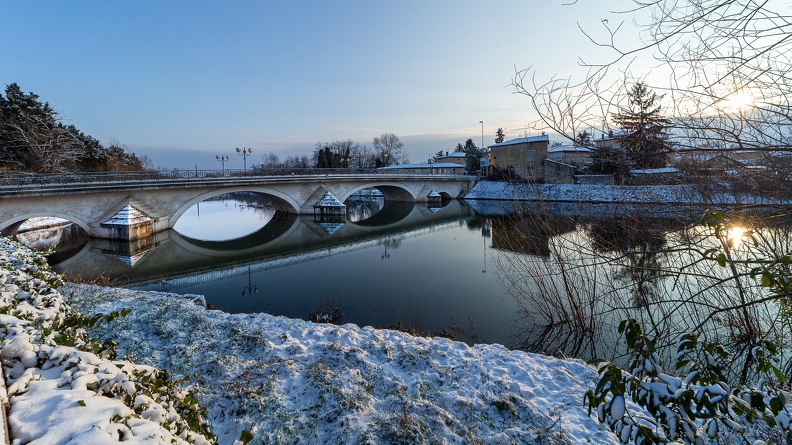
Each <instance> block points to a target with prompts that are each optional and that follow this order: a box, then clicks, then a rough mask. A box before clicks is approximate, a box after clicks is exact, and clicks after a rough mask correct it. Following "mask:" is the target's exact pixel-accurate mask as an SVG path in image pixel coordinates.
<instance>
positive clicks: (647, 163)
mask: <svg viewBox="0 0 792 445" xmlns="http://www.w3.org/2000/svg"><path fill="white" fill-rule="evenodd" d="M662 98H663V96H658V95H657V94H656V93H654V92H652V91H650V90H649V88H648V87H647V86H646V84H644V83H643V82H637V83H635V84H633V86H632V88H631V89H630V91H629V92H627V99H628V106H627V107H626V108H621V110H620V112H619V113H617V114H616V115H614V116H613V121H614V123H615V124H616V125H617V126H619V127H620V128H622V129H623V130H624V131H623V134H622V136H621V137H620V145H621V147H622V148H623V149H624V151H625V154H626V155H627V157H628V159H629V160H630V162H631V164H632V167H633V168H658V167H665V165H666V152H667V151H668V142H667V136H666V133H665V128H666V127H667V126H668V119H666V118H664V117H663V115H662V114H661V112H660V110H661V106H660V105H659V102H660V100H661V99H662Z"/></svg>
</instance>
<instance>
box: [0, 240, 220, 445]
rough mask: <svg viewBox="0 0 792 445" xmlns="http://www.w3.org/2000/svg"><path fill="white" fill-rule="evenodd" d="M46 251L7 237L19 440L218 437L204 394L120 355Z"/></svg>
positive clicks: (7, 350) (5, 274)
mask: <svg viewBox="0 0 792 445" xmlns="http://www.w3.org/2000/svg"><path fill="white" fill-rule="evenodd" d="M61 285H62V282H61V279H60V277H59V276H58V275H56V274H55V273H53V272H52V271H51V270H50V269H49V266H47V264H46V260H45V259H44V258H43V257H42V256H41V255H38V254H36V253H33V252H31V251H30V250H29V249H27V248H25V247H22V246H20V245H18V244H17V243H15V242H12V241H10V240H9V239H7V238H2V237H0V340H1V341H2V342H1V343H0V363H1V364H2V366H3V371H4V375H5V379H6V382H5V383H6V385H7V389H8V397H9V402H10V406H11V407H10V412H9V415H8V423H9V429H10V434H11V438H12V441H13V442H12V443H14V444H17V443H28V442H31V441H40V443H58V444H105V443H115V442H124V443H129V444H136V443H144V442H145V443H176V444H187V443H191V444H210V443H214V442H215V441H214V439H213V436H212V435H211V433H210V431H209V428H208V424H207V423H206V422H205V421H204V420H203V418H202V414H201V410H200V407H199V405H198V401H197V400H196V399H195V398H194V397H192V396H191V395H190V394H189V393H187V392H186V391H184V390H183V389H182V386H183V385H182V382H181V381H173V380H172V379H171V378H170V377H169V376H168V374H167V373H166V372H164V371H161V370H158V369H156V368H153V367H150V366H142V365H136V364H134V363H132V362H130V361H129V360H116V359H115V353H114V344H113V343H112V342H110V341H106V342H99V341H98V340H96V339H92V338H90V337H89V336H88V334H87V332H86V328H89V327H93V326H96V325H98V324H100V323H102V322H107V321H110V320H112V319H114V318H116V317H119V316H122V315H125V314H126V311H123V314H122V313H121V312H122V311H119V312H114V313H111V314H107V315H100V316H94V317H86V316H83V315H81V314H79V313H77V312H75V311H73V310H72V309H71V308H70V307H69V305H68V304H67V302H66V300H65V299H64V297H63V296H62V295H61V293H60V292H59V291H58V288H59V287H60V286H61Z"/></svg>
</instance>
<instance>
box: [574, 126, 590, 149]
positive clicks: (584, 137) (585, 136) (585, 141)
mask: <svg viewBox="0 0 792 445" xmlns="http://www.w3.org/2000/svg"><path fill="white" fill-rule="evenodd" d="M575 144H576V145H577V146H579V147H593V146H594V141H593V139H592V137H591V133H589V132H588V131H585V130H584V131H583V132H580V133H578V134H577V137H576V138H575Z"/></svg>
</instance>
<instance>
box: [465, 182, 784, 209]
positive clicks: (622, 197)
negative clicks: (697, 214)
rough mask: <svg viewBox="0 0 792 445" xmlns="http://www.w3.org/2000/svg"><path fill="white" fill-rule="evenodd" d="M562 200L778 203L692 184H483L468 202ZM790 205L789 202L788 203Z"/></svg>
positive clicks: (724, 187) (723, 188)
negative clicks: (706, 188) (485, 200)
mask: <svg viewBox="0 0 792 445" xmlns="http://www.w3.org/2000/svg"><path fill="white" fill-rule="evenodd" d="M468 199H470V200H475V199H487V200H505V201H562V202H585V203H619V204H631V203H673V204H677V205H681V204H708V203H713V204H725V205H730V204H777V203H778V201H777V200H772V199H763V198H762V197H758V196H752V195H743V194H740V193H734V192H732V191H731V190H730V187H729V186H728V184H712V188H711V189H710V190H707V191H705V192H701V191H699V190H697V189H696V188H695V187H693V186H691V185H684V184H683V185H646V186H618V185H582V184H523V183H514V184H512V183H508V182H495V181H480V182H479V183H477V184H476V185H475V186H474V187H473V188H472V189H471V190H470V191H469V192H467V193H466V194H465V200H468ZM785 203H786V204H789V201H787V202H785Z"/></svg>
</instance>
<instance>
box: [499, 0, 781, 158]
mask: <svg viewBox="0 0 792 445" xmlns="http://www.w3.org/2000/svg"><path fill="white" fill-rule="evenodd" d="M634 5H635V7H634V8H632V9H631V10H629V11H626V12H624V13H623V14H625V15H630V19H631V20H632V19H635V20H638V19H643V20H645V21H644V22H643V25H638V26H639V29H640V31H641V35H642V37H643V41H642V43H641V44H640V45H638V46H636V47H624V46H622V45H621V44H620V43H619V37H620V31H621V28H622V25H618V26H612V25H609V24H608V23H607V22H606V21H603V22H602V23H601V26H602V27H604V31H605V32H606V33H607V35H608V36H609V37H608V39H607V40H605V41H601V40H596V39H595V38H594V37H592V35H593V33H590V32H587V31H584V32H583V34H584V36H585V37H587V38H588V39H589V40H590V41H591V42H593V43H594V44H596V45H597V46H599V47H602V48H607V49H610V50H611V51H612V55H613V56H612V58H611V59H610V60H606V61H605V62H604V63H597V64H594V63H585V62H582V61H581V64H582V65H583V66H586V67H588V73H587V75H586V76H584V77H583V78H581V79H573V78H571V77H567V78H561V77H553V78H551V79H550V80H547V81H539V80H538V79H537V76H536V75H535V72H534V71H533V70H532V69H530V68H529V69H527V70H522V71H518V72H517V73H516V75H515V78H514V81H513V84H514V87H515V89H516V91H517V92H518V93H521V94H524V95H526V96H527V97H528V98H529V99H530V101H531V102H530V103H531V105H532V107H533V109H534V111H535V112H536V113H537V115H538V120H537V121H536V122H535V123H534V125H535V126H537V127H542V128H549V129H551V130H553V131H556V132H558V133H560V134H562V135H565V136H567V137H568V138H570V139H572V137H573V135H574V134H575V132H576V131H579V130H581V129H588V128H593V129H600V130H602V131H603V132H604V131H605V130H606V129H608V128H611V125H612V124H611V122H612V115H613V114H614V113H615V112H616V111H617V110H618V109H619V108H620V107H624V104H625V101H626V99H627V97H626V95H625V88H624V86H625V85H630V84H633V83H635V82H636V81H642V82H643V83H645V84H646V85H647V86H648V87H649V88H651V89H652V90H656V91H659V92H661V93H663V94H665V95H666V97H665V99H666V100H665V104H664V110H666V113H667V114H668V115H669V116H670V119H669V121H670V122H669V127H668V130H669V136H670V138H671V139H670V141H671V142H672V144H673V145H674V146H675V147H676V149H677V150H692V149H695V150H705V151H706V150H719V151H723V150H726V151H736V150H746V149H752V150H762V151H766V152H771V153H772V152H775V151H788V150H789V148H790V138H791V137H792V132H790V130H791V129H792V120H790V117H792V114H790V111H791V110H792V108H791V106H792V105H790V97H791V96H792V95H790V93H791V92H792V88H791V87H792V78H791V77H790V75H789V74H790V71H791V70H792V57H791V56H790V54H792V51H791V50H792V39H791V38H790V35H792V21H791V20H790V19H791V18H792V16H790V15H789V14H788V13H787V12H786V9H785V7H784V6H781V8H784V9H782V10H781V11H782V12H779V11H774V10H772V9H770V8H771V6H774V4H771V3H770V2H767V1H757V0H728V1H723V0H684V1H672V0H659V1H653V2H643V1H637V0H636V1H635V2H634ZM579 26H580V27H581V29H583V26H582V25H579ZM647 56H649V57H651V58H652V59H653V61H654V63H653V64H647V65H645V67H644V68H643V71H641V67H639V66H637V62H636V60H637V58H639V57H647ZM658 74H660V75H658Z"/></svg>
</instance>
